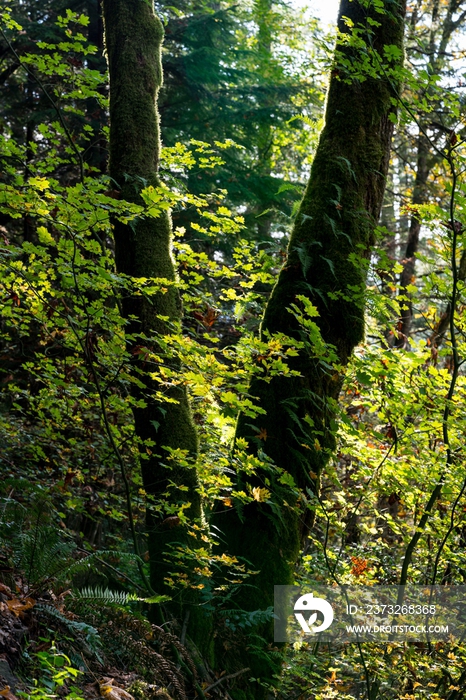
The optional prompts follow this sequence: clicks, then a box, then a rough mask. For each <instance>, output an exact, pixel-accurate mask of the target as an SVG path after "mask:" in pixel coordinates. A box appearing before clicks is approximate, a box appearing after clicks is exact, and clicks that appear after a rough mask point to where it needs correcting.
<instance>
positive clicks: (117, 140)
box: [103, 0, 202, 592]
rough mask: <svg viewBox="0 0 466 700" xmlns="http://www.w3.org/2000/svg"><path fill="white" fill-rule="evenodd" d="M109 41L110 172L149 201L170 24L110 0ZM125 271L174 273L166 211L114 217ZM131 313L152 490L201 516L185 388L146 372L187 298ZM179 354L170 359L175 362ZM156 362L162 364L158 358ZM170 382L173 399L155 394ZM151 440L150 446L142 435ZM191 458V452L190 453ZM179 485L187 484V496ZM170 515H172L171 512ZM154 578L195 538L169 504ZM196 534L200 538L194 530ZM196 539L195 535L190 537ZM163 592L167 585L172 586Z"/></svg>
mask: <svg viewBox="0 0 466 700" xmlns="http://www.w3.org/2000/svg"><path fill="white" fill-rule="evenodd" d="M103 9H104V22H105V44H106V49H107V55H108V65H109V70H110V175H111V177H112V178H113V179H114V180H115V182H116V183H117V186H118V188H119V189H120V192H121V197H122V198H123V199H125V200H127V201H130V202H137V203H142V200H141V198H140V194H139V192H140V189H141V188H142V187H143V185H142V182H144V183H146V184H147V185H153V186H155V187H157V185H158V184H159V180H158V175H157V170H158V161H159V152H160V139H159V119H158V113H157V107H156V100H157V93H158V90H159V88H160V85H161V81H162V69H161V61H160V49H161V43H162V37H163V30H162V24H161V22H160V21H159V19H158V18H157V17H156V16H155V14H154V11H153V8H152V4H151V3H149V2H144V1H143V0H104V2H103ZM113 229H114V236H115V258H116V267H117V270H118V271H119V272H121V273H124V274H126V275H131V276H135V277H148V278H157V277H162V278H165V279H168V280H173V281H174V280H175V278H176V275H175V268H174V262H173V259H172V253H171V221H170V217H169V215H168V214H165V213H164V214H161V215H160V216H159V218H157V219H154V218H148V217H140V218H139V219H137V221H136V222H134V224H133V226H128V225H126V224H123V223H121V222H120V221H117V220H114V221H113ZM122 308H123V315H124V317H125V319H126V321H127V325H126V331H127V333H128V344H129V347H130V351H131V352H132V353H133V356H134V361H133V375H134V377H135V378H137V379H138V380H139V381H142V383H143V384H144V386H142V387H139V386H137V385H136V384H134V385H133V386H134V391H133V395H134V397H135V398H136V399H138V400H139V402H140V403H139V405H138V407H137V408H134V410H133V413H134V420H135V430H136V434H137V436H138V438H139V440H140V441H141V453H142V454H141V457H142V458H143V459H141V466H142V475H143V483H144V488H145V490H146V491H147V493H148V494H149V497H152V498H154V499H162V500H163V499H167V500H168V501H169V502H170V501H171V502H174V503H180V502H182V501H189V502H190V504H191V505H190V507H189V508H188V509H187V510H186V511H185V513H186V514H187V515H188V517H189V518H190V519H193V518H194V519H200V518H201V515H202V513H201V504H200V497H199V494H198V491H197V487H198V480H197V473H196V470H195V468H194V467H193V466H192V467H190V466H183V460H182V459H181V458H178V459H177V460H176V461H175V462H174V463H172V465H171V468H170V469H169V468H167V467H166V466H165V465H166V464H167V457H168V452H167V450H166V449H165V448H171V449H181V450H185V451H186V454H187V456H188V458H189V459H190V460H194V459H195V457H196V454H197V448H198V445H197V437H196V430H195V427H194V424H193V421H192V417H191V412H190V409H189V404H188V398H187V394H186V390H185V388H184V387H183V386H182V385H181V386H170V387H167V386H164V385H162V384H161V383H157V382H155V381H153V380H151V379H150V378H149V377H148V373H149V372H150V370H151V366H150V363H149V364H147V362H145V360H144V354H145V353H144V352H142V353H141V352H140V350H141V347H142V348H148V349H149V350H155V351H156V353H157V354H162V355H163V350H162V349H161V346H160V344H159V340H158V339H159V338H160V336H162V335H167V334H169V333H170V328H171V326H172V325H173V324H174V325H175V326H177V325H178V324H179V321H180V317H181V304H180V298H179V294H178V291H177V289H176V287H175V286H169V287H168V290H167V291H166V292H165V293H159V294H157V295H155V296H152V297H151V298H150V300H147V299H145V298H144V297H142V296H128V297H125V298H123V301H122ZM173 362H174V360H173V358H171V359H170V363H171V366H173ZM153 368H154V369H156V367H155V366H154V367H153ZM157 391H159V392H160V391H162V392H164V394H165V395H166V396H167V398H168V399H171V400H173V399H175V402H174V403H167V402H164V401H160V400H157V399H156V398H155V394H156V392H157ZM146 440H151V441H152V443H151V444H150V445H148V449H147V450H146V447H145V445H144V441H146ZM191 464H192V461H191ZM178 486H186V487H188V490H187V496H183V492H182V491H180V490H178V488H177V487H178ZM167 516H171V517H167ZM147 526H148V533H149V554H150V565H151V584H152V587H153V588H154V589H155V590H156V591H157V592H161V591H163V590H164V578H165V577H166V576H167V573H168V572H169V571H170V569H173V565H172V566H168V565H167V562H166V555H167V553H168V552H169V549H170V545H171V544H173V543H181V544H182V545H183V544H185V543H186V542H188V540H189V536H188V534H187V528H185V527H184V526H183V525H182V524H180V522H179V520H178V519H177V518H176V516H175V515H173V514H170V513H169V512H164V511H163V509H162V512H160V513H158V512H156V511H155V510H152V509H151V508H150V506H149V508H148V515H147ZM191 540H192V538H191ZM191 544H193V542H192V541H191ZM164 592H167V591H166V590H165V591H164Z"/></svg>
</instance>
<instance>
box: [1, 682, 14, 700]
mask: <svg viewBox="0 0 466 700" xmlns="http://www.w3.org/2000/svg"><path fill="white" fill-rule="evenodd" d="M0 697H2V698H6V699H7V700H18V698H17V697H16V695H13V693H12V692H11V691H10V686H9V685H6V686H5V687H4V688H3V690H0Z"/></svg>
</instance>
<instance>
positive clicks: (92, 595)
mask: <svg viewBox="0 0 466 700" xmlns="http://www.w3.org/2000/svg"><path fill="white" fill-rule="evenodd" d="M72 595H73V597H74V598H76V599H77V600H92V601H95V602H98V603H101V604H102V605H120V606H124V605H127V604H128V603H129V602H130V601H132V600H137V597H136V596H135V595H133V594H132V593H125V592H124V591H111V590H110V589H109V588H105V589H104V588H102V587H101V586H96V587H95V588H91V587H86V588H82V589H81V590H80V591H75V592H73V594H72Z"/></svg>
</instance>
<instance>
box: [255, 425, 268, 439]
mask: <svg viewBox="0 0 466 700" xmlns="http://www.w3.org/2000/svg"><path fill="white" fill-rule="evenodd" d="M256 438H259V440H263V441H264V442H265V441H266V440H267V430H266V429H265V428H261V429H260V431H259V434H258V435H256Z"/></svg>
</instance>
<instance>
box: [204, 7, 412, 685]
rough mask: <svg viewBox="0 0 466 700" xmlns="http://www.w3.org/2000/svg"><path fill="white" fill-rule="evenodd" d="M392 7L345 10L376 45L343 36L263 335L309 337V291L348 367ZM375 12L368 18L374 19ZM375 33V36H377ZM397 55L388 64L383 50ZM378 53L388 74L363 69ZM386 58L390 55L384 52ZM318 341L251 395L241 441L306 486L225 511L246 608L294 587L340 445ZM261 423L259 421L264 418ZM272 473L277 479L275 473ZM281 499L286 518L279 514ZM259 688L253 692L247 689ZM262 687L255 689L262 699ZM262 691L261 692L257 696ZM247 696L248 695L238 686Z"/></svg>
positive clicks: (372, 198) (382, 140) (374, 214)
mask: <svg viewBox="0 0 466 700" xmlns="http://www.w3.org/2000/svg"><path fill="white" fill-rule="evenodd" d="M384 6H385V7H384V12H383V13H381V14H380V13H377V12H375V11H374V9H373V4H372V3H368V2H363V0H360V1H358V0H352V1H351V0H342V2H341V5H340V13H339V29H340V31H341V32H343V33H344V34H346V35H349V34H350V29H349V28H348V24H347V22H346V21H345V20H344V19H343V18H344V17H346V18H349V19H350V20H351V21H352V22H353V23H354V25H355V26H356V27H357V28H358V29H359V30H361V29H362V34H361V36H362V37H363V38H364V39H365V43H366V48H365V50H364V51H363V52H361V53H359V50H358V48H352V46H351V44H352V42H351V40H350V42H349V44H347V45H346V46H345V45H344V43H343V42H342V41H340V42H339V43H338V44H337V48H336V54H335V62H334V67H333V71H332V74H331V79H330V85H329V90H328V95H327V104H326V115H325V126H324V129H323V131H322V133H321V136H320V141H319V145H318V148H317V151H316V155H315V159H314V162H313V165H312V171H311V175H310V179H309V183H308V185H307V189H306V192H305V194H304V198H303V201H302V203H301V207H300V210H299V213H298V215H297V218H296V223H295V226H294V229H293V232H292V235H291V239H290V243H289V248H288V257H287V260H286V263H285V265H284V267H283V269H282V270H281V272H280V275H279V277H278V280H277V283H276V285H275V287H274V289H273V292H272V295H271V298H270V301H269V303H268V305H267V308H266V311H265V314H264V318H263V321H262V327H261V333H262V338H263V339H264V340H265V339H266V338H267V334H269V333H271V334H273V333H284V334H286V335H287V336H291V337H293V338H295V339H296V340H298V341H302V340H303V339H304V338H305V334H304V333H303V328H302V326H301V325H300V323H299V322H298V321H297V320H296V318H295V316H294V315H293V314H292V313H290V308H291V307H292V305H297V307H300V306H301V302H300V301H299V300H298V296H300V295H302V296H304V297H306V298H307V299H309V300H310V301H311V302H312V303H313V304H314V305H315V306H316V307H317V309H318V311H319V317H318V318H315V319H314V320H315V321H316V322H317V324H318V326H319V328H320V332H321V334H322V337H323V339H324V341H325V342H326V343H327V344H330V345H332V346H334V348H335V350H336V355H337V357H338V363H339V364H340V366H341V367H344V366H345V365H346V364H347V362H348V360H349V358H350V355H351V352H352V350H353V348H354V347H355V346H356V345H357V344H358V343H359V342H360V341H361V340H362V339H363V336H364V288H365V284H366V271H367V260H368V257H369V254H370V250H371V246H372V244H373V241H374V228H375V226H376V225H377V222H378V218H379V214H380V209H381V206H382V200H383V194H384V188H385V178H386V174H387V169H388V163H389V154H390V143H391V137H392V130H393V121H392V120H393V116H394V114H395V107H394V104H396V94H397V89H398V88H399V85H398V84H397V78H396V76H395V72H396V71H394V70H393V69H396V68H397V67H399V66H400V65H401V63H402V57H403V54H402V43H403V18H404V14H405V1H404V0H399V1H398V2H397V1H395V2H391V1H390V2H389V1H388V0H387V1H386V2H384ZM368 16H370V18H371V20H373V21H375V23H374V22H372V23H368V22H367V19H368ZM368 32H370V34H368ZM385 46H391V47H393V48H392V49H390V50H389V52H391V55H392V56H393V60H392V62H391V63H390V64H385V65H384V67H383V69H381V68H380V65H379V59H378V58H374V53H373V52H374V51H377V52H378V55H379V56H381V57H384V56H385V53H384V47H385ZM368 56H369V57H370V56H372V57H373V62H372V65H373V67H374V68H375V70H377V71H378V75H377V77H375V76H373V77H371V76H369V75H367V74H366V75H365V76H364V77H362V76H361V71H363V70H364V69H363V68H362V64H363V62H364V61H366V60H367V58H368ZM382 60H383V59H382ZM316 353H317V355H318V354H319V353H318V352H317V350H316V347H315V346H313V345H312V343H311V344H309V343H306V346H305V347H304V348H303V349H301V350H300V352H299V355H298V356H297V357H295V358H294V359H293V360H292V361H291V362H290V363H289V364H290V366H291V368H292V369H293V370H296V371H298V372H299V377H296V378H290V377H286V376H283V377H279V376H276V377H274V378H273V379H272V380H269V381H265V379H262V378H261V377H260V376H258V377H256V378H255V379H254V380H253V381H252V384H251V386H250V394H251V395H252V396H254V397H255V401H256V403H257V404H258V405H259V406H261V407H262V408H264V409H265V411H266V413H265V414H264V415H261V416H260V417H259V418H257V419H256V420H251V419H250V418H248V417H247V416H245V415H240V416H239V419H238V424H237V431H236V438H237V439H238V438H244V439H246V440H247V442H248V444H249V449H250V450H251V451H255V452H257V451H258V448H259V447H260V449H261V450H263V451H264V452H265V453H266V454H267V455H268V456H269V457H271V458H272V459H273V460H274V462H275V464H276V465H277V466H278V467H280V468H282V469H283V470H285V471H286V472H287V473H288V474H290V475H291V476H292V477H293V479H294V482H295V484H296V486H297V487H298V489H299V491H300V492H301V494H302V496H301V498H297V496H296V490H294V489H292V488H290V487H289V486H287V485H286V484H284V483H280V482H279V481H278V480H274V478H273V476H272V475H271V473H270V472H268V471H266V470H264V471H263V472H260V473H258V474H257V475H256V477H255V479H251V478H250V477H248V478H245V479H241V477H239V481H240V488H243V489H244V490H247V489H248V488H251V486H258V485H259V486H262V487H267V488H268V489H269V490H270V491H271V493H272V496H271V498H272V499H273V500H274V501H275V504H276V509H275V511H274V510H273V509H272V508H271V507H270V505H268V504H267V503H265V502H260V501H253V502H252V503H250V504H249V505H246V506H245V507H238V508H230V509H228V508H226V509H224V510H223V511H222V512H221V513H219V514H218V516H217V522H216V524H217V525H218V526H219V528H220V529H221V530H222V531H223V533H224V537H225V542H226V547H227V549H228V551H229V552H230V553H231V554H234V555H237V556H238V555H239V556H242V557H245V558H246V559H248V560H249V561H250V563H251V564H252V568H253V569H254V570H259V571H260V573H259V574H258V575H257V576H255V577H254V578H253V579H252V580H251V581H250V582H251V583H252V584H254V585H255V588H250V587H248V588H244V593H243V595H242V596H240V597H239V598H237V602H238V603H239V604H240V605H241V606H242V607H244V608H245V609H246V610H255V609H264V608H266V607H267V606H270V605H272V604H273V586H274V584H290V583H292V580H293V573H294V569H295V565H296V562H297V559H298V557H299V553H300V548H301V542H302V537H303V531H304V530H305V529H306V523H307V524H309V513H310V511H309V510H307V508H306V502H305V501H306V499H307V500H308V501H309V502H311V503H312V493H315V492H316V490H317V489H318V482H319V475H320V474H321V473H322V470H323V469H324V467H325V465H326V463H327V461H328V459H329V457H330V454H331V452H332V450H333V449H334V446H335V437H334V435H335V401H336V400H337V398H338V395H339V391H340V388H341V383H342V373H341V372H337V371H336V370H335V369H334V368H332V367H331V366H329V363H328V362H325V358H323V359H324V362H322V361H321V360H320V359H319V358H318V357H316ZM251 424H254V426H252V425H251ZM267 479H268V480H269V483H267V481H266V480H267ZM277 508H278V509H279V510H280V517H278V516H277V514H276V512H277ZM241 663H244V664H245V665H249V666H251V667H252V670H253V674H254V675H256V676H257V675H261V673H266V671H264V666H263V664H262V662H255V661H254V657H252V656H251V655H250V658H249V663H248V662H247V655H246V659H245V658H242V659H241ZM247 692H249V691H247ZM258 692H259V691H257V692H256V695H255V696H254V697H260V694H258ZM247 696H248V697H250V695H247ZM238 697H241V694H239V695H238Z"/></svg>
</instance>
